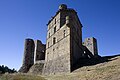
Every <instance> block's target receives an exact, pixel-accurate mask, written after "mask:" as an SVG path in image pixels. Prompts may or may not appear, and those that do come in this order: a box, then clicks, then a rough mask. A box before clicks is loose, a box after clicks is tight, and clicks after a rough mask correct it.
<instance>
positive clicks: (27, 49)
mask: <svg viewBox="0 0 120 80" xmlns="http://www.w3.org/2000/svg"><path fill="white" fill-rule="evenodd" d="M34 48H35V45H34V41H33V40H32V39H26V40H25V46H24V56H23V64H22V67H21V68H20V70H19V72H23V73H26V72H28V71H29V68H30V67H31V66H32V65H33V64H34Z"/></svg>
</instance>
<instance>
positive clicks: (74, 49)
mask: <svg viewBox="0 0 120 80" xmlns="http://www.w3.org/2000/svg"><path fill="white" fill-rule="evenodd" d="M47 26H48V29H47V40H46V45H45V44H42V42H41V41H40V40H36V41H34V40H32V39H26V40H25V48H24V57H23V64H22V67H21V68H20V70H19V72H23V73H27V72H34V71H35V70H36V69H34V68H35V65H36V64H38V65H41V68H40V69H37V72H40V73H41V74H46V75H47V74H59V73H70V72H72V70H73V68H74V65H75V64H77V62H79V61H80V60H81V59H82V58H97V57H98V49H97V40H96V39H95V38H94V37H90V38H86V39H85V41H84V42H82V27H83V26H82V24H81V22H80V20H79V18H78V15H77V12H76V11H75V10H74V9H71V8H67V5H65V4H61V5H60V6H59V10H58V11H57V12H56V14H55V15H54V17H52V19H50V20H49V22H48V24H47ZM33 66H34V67H33ZM31 68H32V69H31ZM38 68H39V67H38Z"/></svg>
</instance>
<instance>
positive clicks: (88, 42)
mask: <svg viewBox="0 0 120 80" xmlns="http://www.w3.org/2000/svg"><path fill="white" fill-rule="evenodd" d="M84 46H86V48H87V49H88V50H89V51H90V52H91V53H92V55H93V56H94V57H97V56H98V49H97V40H96V39H95V38H94V37H91V38H86V39H85V42H84Z"/></svg>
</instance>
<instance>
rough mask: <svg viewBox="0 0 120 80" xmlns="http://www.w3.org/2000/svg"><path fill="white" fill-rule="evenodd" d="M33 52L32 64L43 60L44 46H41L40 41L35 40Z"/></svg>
mask: <svg viewBox="0 0 120 80" xmlns="http://www.w3.org/2000/svg"><path fill="white" fill-rule="evenodd" d="M34 42H35V50H34V64H35V63H36V62H37V61H40V60H45V48H46V46H45V45H44V44H42V42H41V41H40V40H35V41H34Z"/></svg>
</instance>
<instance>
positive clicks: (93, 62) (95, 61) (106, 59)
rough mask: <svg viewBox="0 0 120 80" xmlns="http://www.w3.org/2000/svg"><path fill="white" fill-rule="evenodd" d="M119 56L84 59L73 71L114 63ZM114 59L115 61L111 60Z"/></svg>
mask: <svg viewBox="0 0 120 80" xmlns="http://www.w3.org/2000/svg"><path fill="white" fill-rule="evenodd" d="M117 56H120V54H118V55H113V56H103V57H98V58H83V59H80V60H79V61H78V62H77V63H76V64H75V65H74V66H73V67H72V71H74V70H76V69H78V68H80V67H83V66H92V65H96V64H100V63H104V62H109V61H113V60H116V59H117V58H115V57H117ZM111 58H114V59H111Z"/></svg>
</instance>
